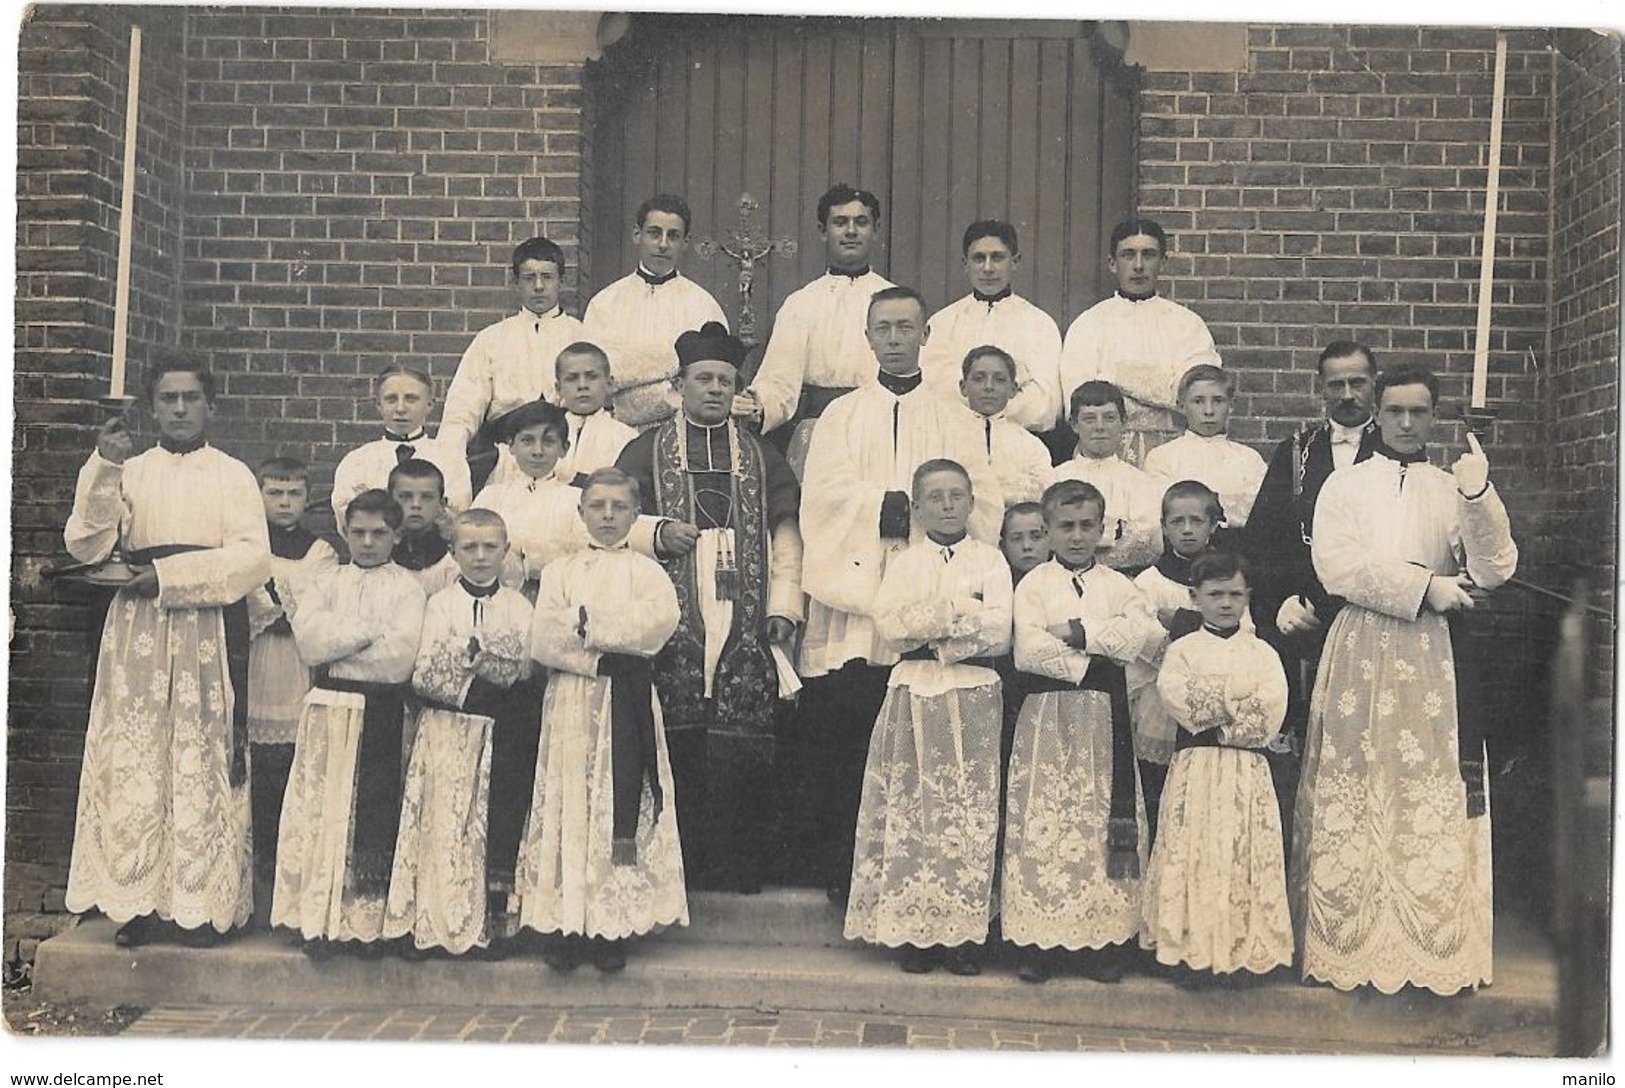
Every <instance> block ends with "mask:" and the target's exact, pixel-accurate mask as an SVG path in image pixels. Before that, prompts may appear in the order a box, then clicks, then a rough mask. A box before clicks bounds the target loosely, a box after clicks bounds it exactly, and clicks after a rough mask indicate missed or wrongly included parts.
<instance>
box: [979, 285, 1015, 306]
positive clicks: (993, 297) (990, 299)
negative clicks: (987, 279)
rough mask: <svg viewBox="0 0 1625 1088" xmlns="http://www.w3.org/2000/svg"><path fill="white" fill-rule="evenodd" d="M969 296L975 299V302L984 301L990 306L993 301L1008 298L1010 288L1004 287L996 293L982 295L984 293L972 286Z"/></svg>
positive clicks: (1001, 300)
mask: <svg viewBox="0 0 1625 1088" xmlns="http://www.w3.org/2000/svg"><path fill="white" fill-rule="evenodd" d="M971 297H973V298H974V299H976V301H977V302H985V303H987V304H988V305H989V306H992V305H993V304H994V303H995V302H1003V301H1004V300H1005V299H1007V298H1009V297H1010V288H1008V287H1006V288H1005V289H1004V290H1002V291H1000V292H999V293H998V294H996V295H984V294H982V292H980V291H978V290H976V289H975V288H972V289H971Z"/></svg>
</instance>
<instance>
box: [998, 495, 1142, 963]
mask: <svg viewBox="0 0 1625 1088" xmlns="http://www.w3.org/2000/svg"><path fill="white" fill-rule="evenodd" d="M1043 509H1044V525H1045V527H1046V529H1047V530H1048V531H1049V538H1050V548H1051V550H1052V552H1053V555H1054V558H1053V559H1051V560H1050V561H1049V562H1048V563H1045V564H1043V565H1042V566H1039V567H1037V568H1035V569H1034V570H1033V571H1032V573H1030V574H1028V575H1027V577H1026V578H1024V579H1022V581H1021V585H1020V586H1018V587H1017V589H1016V594H1015V632H1014V633H1015V649H1016V655H1015V656H1016V668H1017V669H1019V670H1021V672H1022V673H1024V674H1028V675H1026V676H1024V677H1023V683H1025V684H1026V685H1027V693H1028V694H1027V697H1026V700H1025V701H1024V702H1023V704H1022V707H1021V717H1020V719H1019V720H1018V721H1017V723H1016V737H1015V746H1014V748H1013V750H1012V751H1011V754H1010V781H1009V786H1008V790H1007V794H1008V799H1007V801H1006V809H1005V840H1004V867H1003V870H1002V871H1003V873H1004V877H1003V879H1004V887H1003V890H1002V893H1001V897H1000V914H1001V916H1002V917H1003V925H1004V935H1005V938H1006V939H1008V940H1009V941H1011V942H1012V943H1014V944H1016V945H1019V946H1023V947H1024V948H1025V949H1026V950H1027V952H1026V956H1025V958H1024V961H1023V963H1022V965H1021V967H1020V968H1019V973H1020V975H1021V977H1022V978H1023V979H1024V980H1026V981H1028V982H1043V981H1044V980H1045V979H1047V978H1049V976H1050V975H1051V974H1053V973H1054V972H1055V970H1056V961H1057V957H1056V956H1055V955H1053V954H1052V953H1050V952H1049V951H1047V950H1053V949H1056V948H1065V949H1067V950H1069V951H1073V952H1078V951H1085V950H1087V951H1089V953H1090V954H1089V955H1087V956H1084V957H1082V958H1083V960H1084V973H1085V974H1086V975H1088V976H1089V977H1090V978H1093V979H1095V980H1096V981H1099V982H1116V981H1117V980H1118V979H1119V978H1121V977H1122V972H1123V964H1122V959H1123V957H1122V955H1121V951H1122V950H1121V949H1120V948H1118V947H1116V946H1119V945H1121V944H1123V943H1124V942H1126V941H1128V940H1130V939H1131V938H1133V937H1134V935H1135V934H1136V933H1138V932H1139V928H1140V871H1141V869H1142V868H1143V866H1144V861H1145V855H1146V827H1145V811H1144V807H1143V803H1142V801H1141V798H1140V789H1139V776H1138V775H1137V774H1136V773H1135V765H1134V740H1133V737H1132V735H1131V727H1130V724H1129V711H1128V691H1127V680H1126V678H1125V676H1124V671H1125V670H1124V666H1126V665H1130V664H1146V663H1149V661H1150V660H1151V657H1152V656H1153V655H1154V654H1155V653H1156V650H1157V647H1158V645H1159V644H1160V643H1161V641H1162V625H1161V624H1159V623H1158V622H1157V619H1156V616H1155V615H1153V614H1152V612H1151V606H1150V604H1149V602H1147V601H1146V599H1145V597H1144V596H1143V595H1142V594H1141V593H1140V591H1139V590H1137V589H1135V588H1134V584H1133V583H1132V582H1130V581H1129V580H1128V579H1127V578H1125V577H1124V576H1123V575H1121V574H1119V573H1118V572H1117V571H1114V570H1112V569H1111V568H1110V567H1107V566H1105V565H1104V564H1102V563H1099V562H1097V561H1096V559H1095V549H1096V547H1097V546H1098V545H1099V543H1100V534H1101V529H1102V527H1103V525H1104V524H1105V523H1106V519H1107V517H1109V510H1108V508H1107V506H1106V500H1105V499H1103V498H1102V497H1101V494H1100V492H1099V491H1098V490H1096V489H1095V488H1094V487H1092V486H1091V485H1089V484H1086V483H1083V482H1081V481H1078V480H1063V481H1061V482H1060V483H1056V484H1051V485H1050V487H1049V488H1048V490H1046V491H1045V492H1044V499H1043Z"/></svg>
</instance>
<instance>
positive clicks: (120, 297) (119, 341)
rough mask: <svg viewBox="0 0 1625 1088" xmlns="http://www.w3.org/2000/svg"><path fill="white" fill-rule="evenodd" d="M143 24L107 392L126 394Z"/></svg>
mask: <svg viewBox="0 0 1625 1088" xmlns="http://www.w3.org/2000/svg"><path fill="white" fill-rule="evenodd" d="M140 88H141V28H140V27H139V26H132V27H130V85H129V89H128V91H127V92H126V94H125V99H124V101H125V106H124V189H123V194H122V196H121V198H120V200H121V203H120V205H119V212H118V280H117V281H116V284H115V286H114V288H113V377H112V381H111V383H110V384H109V387H108V391H107V395H108V396H109V397H110V398H112V399H114V400H117V399H119V398H120V397H123V396H124V365H125V358H126V355H127V352H128V347H129V346H128V340H129V333H130V248H131V245H132V243H133V242H134V240H135V140H136V132H137V128H136V115H137V113H138V107H139V106H140V97H139V95H140Z"/></svg>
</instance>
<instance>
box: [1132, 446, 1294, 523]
mask: <svg viewBox="0 0 1625 1088" xmlns="http://www.w3.org/2000/svg"><path fill="white" fill-rule="evenodd" d="M1268 469H1269V466H1268V465H1266V464H1265V463H1264V459H1263V458H1262V457H1260V456H1259V455H1258V451H1257V450H1254V449H1253V448H1252V447H1251V446H1244V445H1242V444H1241V443H1240V442H1232V441H1230V439H1228V438H1226V437H1225V436H1224V435H1222V434H1216V435H1212V436H1209V437H1206V438H1204V437H1203V436H1202V435H1199V434H1197V433H1196V432H1194V431H1186V432H1185V433H1184V434H1181V435H1180V436H1179V437H1178V438H1176V439H1174V440H1173V441H1171V442H1165V443H1163V444H1162V445H1160V446H1158V447H1157V448H1156V449H1154V450H1152V451H1151V452H1150V453H1148V454H1146V455H1145V470H1146V471H1147V472H1149V473H1150V474H1151V475H1153V476H1158V477H1161V478H1162V479H1163V480H1165V481H1167V482H1168V483H1170V484H1171V483H1175V482H1177V481H1179V480H1195V481H1196V482H1197V483H1203V484H1206V485H1207V486H1208V487H1210V488H1212V489H1213V490H1214V491H1215V492H1217V493H1218V496H1219V505H1221V506H1223V507H1224V523H1225V524H1226V525H1228V526H1229V527H1230V528H1232V529H1240V528H1241V527H1242V526H1243V525H1246V524H1247V515H1248V514H1250V513H1252V510H1253V500H1255V499H1257V498H1258V485H1259V484H1262V483H1263V482H1264V473H1265V472H1266V471H1268Z"/></svg>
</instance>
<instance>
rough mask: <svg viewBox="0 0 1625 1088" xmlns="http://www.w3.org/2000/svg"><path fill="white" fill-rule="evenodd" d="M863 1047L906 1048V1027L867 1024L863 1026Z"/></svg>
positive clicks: (905, 1025)
mask: <svg viewBox="0 0 1625 1088" xmlns="http://www.w3.org/2000/svg"><path fill="white" fill-rule="evenodd" d="M863 1045H864V1046H907V1045H908V1025H907V1024H887V1023H868V1024H865V1025H863Z"/></svg>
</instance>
